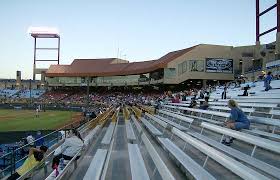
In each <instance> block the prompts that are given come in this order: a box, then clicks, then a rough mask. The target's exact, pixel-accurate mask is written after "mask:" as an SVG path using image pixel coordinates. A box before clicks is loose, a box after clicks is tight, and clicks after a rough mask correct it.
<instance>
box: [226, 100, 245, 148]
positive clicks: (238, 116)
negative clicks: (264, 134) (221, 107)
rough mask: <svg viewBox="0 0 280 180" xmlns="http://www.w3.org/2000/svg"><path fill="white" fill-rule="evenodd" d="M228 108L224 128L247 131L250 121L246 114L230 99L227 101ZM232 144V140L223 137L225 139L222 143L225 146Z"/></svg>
mask: <svg viewBox="0 0 280 180" xmlns="http://www.w3.org/2000/svg"><path fill="white" fill-rule="evenodd" d="M228 107H229V108H230V109H231V110H230V117H229V120H228V121H226V122H225V126H226V127H227V128H230V129H233V130H237V131H239V130H241V129H249V128H250V121H249V119H248V118H247V116H246V114H245V113H244V112H243V111H242V110H241V109H240V108H239V107H238V104H237V103H236V102H235V101H234V100H232V99H231V100H229V101H228ZM232 142H233V138H231V137H225V139H224V140H223V141H222V143H223V144H225V145H227V146H230V144H231V143H232Z"/></svg>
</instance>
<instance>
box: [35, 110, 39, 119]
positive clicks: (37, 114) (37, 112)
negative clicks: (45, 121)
mask: <svg viewBox="0 0 280 180" xmlns="http://www.w3.org/2000/svg"><path fill="white" fill-rule="evenodd" d="M35 117H36V118H37V117H39V109H38V108H37V109H36V116H35Z"/></svg>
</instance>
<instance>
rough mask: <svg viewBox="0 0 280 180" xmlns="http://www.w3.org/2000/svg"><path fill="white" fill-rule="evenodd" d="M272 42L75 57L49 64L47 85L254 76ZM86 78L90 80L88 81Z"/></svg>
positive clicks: (175, 82)
mask: <svg viewBox="0 0 280 180" xmlns="http://www.w3.org/2000/svg"><path fill="white" fill-rule="evenodd" d="M275 44H276V43H270V44H266V45H262V46H261V49H260V50H258V51H257V52H258V53H256V46H254V45H253V46H241V47H233V46H222V45H209V44H199V45H196V46H193V47H190V48H186V49H181V50H177V51H173V52H169V53H167V54H165V55H164V56H162V57H161V58H159V59H157V60H149V61H142V62H129V61H127V60H122V59H118V58H107V59H75V60H74V61H73V62H72V63H71V64H70V65H51V66H50V67H49V69H48V70H47V71H46V73H45V76H46V82H47V84H48V86H49V87H56V86H57V87H60V86H66V87H67V86H86V85H87V83H89V85H90V86H97V87H98V86H136V85H137V86H139V85H140V86H141V85H158V84H163V85H179V84H188V85H189V84H190V83H195V84H200V85H202V86H205V85H206V83H207V84H209V83H210V84H211V82H213V81H214V82H217V81H222V82H223V81H232V80H234V78H235V77H237V76H239V75H245V76H247V77H248V78H255V79H256V78H257V75H258V74H259V73H261V72H262V71H263V70H266V64H267V63H269V62H271V61H275ZM88 81H89V82H88Z"/></svg>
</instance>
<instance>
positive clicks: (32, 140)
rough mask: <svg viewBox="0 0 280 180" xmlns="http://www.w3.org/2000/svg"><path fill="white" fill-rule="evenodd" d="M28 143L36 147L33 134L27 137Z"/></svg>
mask: <svg viewBox="0 0 280 180" xmlns="http://www.w3.org/2000/svg"><path fill="white" fill-rule="evenodd" d="M26 141H27V144H29V145H30V146H34V141H35V138H34V137H33V136H32V135H31V134H28V136H27V137H26Z"/></svg>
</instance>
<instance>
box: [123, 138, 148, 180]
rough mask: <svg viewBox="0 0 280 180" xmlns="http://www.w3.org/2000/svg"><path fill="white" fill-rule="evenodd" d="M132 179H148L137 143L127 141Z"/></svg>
mask: <svg viewBox="0 0 280 180" xmlns="http://www.w3.org/2000/svg"><path fill="white" fill-rule="evenodd" d="M128 153H129V162H130V170H131V176H132V180H146V179H147V180H149V179H150V178H149V175H148V172H147V169H146V166H145V163H144V160H143V158H142V155H141V153H140V150H139V147H138V145H137V144H130V143H128Z"/></svg>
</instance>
